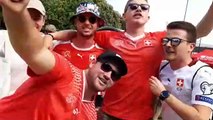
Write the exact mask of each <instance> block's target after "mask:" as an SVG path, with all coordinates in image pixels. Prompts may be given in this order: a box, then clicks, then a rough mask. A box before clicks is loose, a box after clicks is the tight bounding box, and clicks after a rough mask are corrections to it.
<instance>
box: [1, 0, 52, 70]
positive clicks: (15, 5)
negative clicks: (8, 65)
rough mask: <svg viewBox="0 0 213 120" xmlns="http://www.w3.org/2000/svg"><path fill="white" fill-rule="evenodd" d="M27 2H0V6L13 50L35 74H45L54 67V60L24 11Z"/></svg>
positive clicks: (23, 0)
mask: <svg viewBox="0 0 213 120" xmlns="http://www.w3.org/2000/svg"><path fill="white" fill-rule="evenodd" d="M14 1H16V2H14ZM28 2H29V0H20V1H19V0H0V5H1V6H2V11H3V16H4V20H5V23H6V26H7V28H8V34H9V37H10V41H11V44H12V46H13V48H14V50H15V51H16V52H17V53H18V54H19V55H20V56H21V57H22V58H23V59H24V60H25V62H26V63H27V64H28V65H29V67H30V68H31V69H32V70H33V71H34V72H35V73H36V74H45V73H47V72H49V71H50V70H51V69H52V68H53V67H54V65H55V58H54V55H53V54H52V53H51V52H50V51H49V50H48V49H47V48H45V47H44V43H43V40H42V37H41V35H40V32H39V31H38V30H37V29H36V28H35V26H34V23H33V21H32V20H31V18H30V15H29V13H28V11H27V9H26V6H27V4H28ZM17 23H18V24H17ZM47 61H48V62H47Z"/></svg>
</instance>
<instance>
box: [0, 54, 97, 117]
mask: <svg viewBox="0 0 213 120" xmlns="http://www.w3.org/2000/svg"><path fill="white" fill-rule="evenodd" d="M55 58H56V64H55V67H54V68H53V70H52V71H50V72H49V73H47V74H45V75H42V76H38V75H35V74H32V71H30V70H29V71H28V72H29V73H31V74H30V75H33V76H32V77H31V78H29V79H28V80H27V81H26V82H25V83H24V84H22V85H21V87H20V88H19V89H18V90H17V91H16V92H15V93H14V94H13V95H11V96H9V97H6V98H3V99H1V100H0V120H76V119H79V120H95V119H96V118H97V115H96V113H95V108H94V103H93V102H91V103H84V102H82V92H83V75H82V71H81V70H79V69H77V68H76V67H74V66H73V65H71V64H70V63H69V62H68V61H67V60H65V59H64V58H62V57H61V56H60V55H57V54H55ZM88 106H89V107H88Z"/></svg>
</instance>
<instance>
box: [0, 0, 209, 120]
mask: <svg viewBox="0 0 213 120" xmlns="http://www.w3.org/2000/svg"><path fill="white" fill-rule="evenodd" d="M31 1H36V0H30V2H31ZM37 1H38V0H37ZM28 2H29V0H22V1H18V0H17V1H14V0H0V5H1V6H2V8H3V15H4V20H5V23H6V25H7V28H8V33H9V36H10V41H11V43H12V45H13V47H14V49H15V51H16V52H17V53H18V54H19V55H20V56H21V58H22V59H24V61H25V62H26V63H27V64H28V65H29V68H28V70H27V71H28V75H29V76H30V78H29V79H28V80H27V81H26V82H25V83H23V85H22V86H21V87H20V88H18V90H17V91H16V92H15V94H13V95H12V96H9V97H6V98H3V99H2V100H0V106H1V108H0V120H1V119H2V120H5V119H7V120H12V119H17V120H19V119H20V120H23V119H29V120H31V119H32V120H42V119H44V120H48V119H50V120H51V119H72V120H76V119H79V120H82V119H86V120H93V119H97V116H96V113H95V109H94V99H95V95H96V93H97V92H98V91H104V90H106V88H108V87H111V86H112V85H113V84H114V82H115V81H116V83H115V84H114V85H113V86H112V87H111V88H110V89H107V90H106V94H105V96H104V102H103V106H102V112H103V116H102V117H101V118H100V119H103V120H118V119H127V120H150V119H152V118H153V114H154V109H153V106H154V100H155V96H157V97H159V99H160V100H161V101H162V102H163V111H162V112H163V115H162V116H163V119H164V120H167V119H168V120H170V119H175V120H180V119H187V120H195V119H198V120H203V119H205V120H206V119H209V117H210V115H211V109H212V108H213V106H212V101H213V93H212V92H211V85H212V84H213V81H212V77H213V76H212V75H213V70H212V69H211V68H210V67H208V66H207V65H206V64H204V63H202V62H200V61H195V60H193V59H192V58H191V54H192V51H193V49H194V47H195V41H196V39H197V38H199V37H201V36H205V35H206V34H208V33H209V31H210V30H211V29H212V27H213V25H212V24H213V22H209V19H211V18H212V17H213V15H212V12H209V11H212V10H213V8H212V6H213V5H211V8H210V9H209V11H208V13H207V14H206V15H205V17H204V18H203V20H202V21H201V22H200V23H199V25H198V26H197V31H196V28H195V26H194V25H192V24H191V23H188V22H184V21H176V22H172V23H170V24H168V26H167V31H162V32H148V33H146V32H144V25H145V24H146V23H147V21H148V20H149V8H150V6H149V4H148V1H146V0H128V2H127V4H126V6H125V10H124V14H123V18H124V20H125V22H126V29H125V31H124V32H115V31H99V32H96V30H97V28H98V27H101V26H103V25H104V24H105V21H104V20H103V19H102V18H100V12H99V9H98V6H97V5H96V4H94V3H91V2H83V3H80V4H79V6H78V7H77V9H76V14H75V15H74V16H72V17H71V22H72V23H73V24H74V25H75V27H76V30H77V32H71V31H62V32H58V33H53V34H51V35H47V36H48V37H49V38H50V39H52V38H54V39H62V40H63V41H59V42H57V44H55V45H54V47H53V51H55V52H57V53H59V54H60V55H59V54H57V53H55V52H52V51H50V50H49V49H48V47H47V46H45V45H44V41H43V38H42V36H41V35H40V33H39V32H38V30H36V29H35V28H37V27H36V26H35V24H34V23H33V22H32V20H34V19H31V18H33V17H32V15H31V14H29V13H30V11H29V12H28V11H27V10H26V8H27V7H25V6H27V3H28ZM30 2H29V3H30ZM28 5H29V4H28ZM15 18H18V19H15ZM16 21H17V22H18V23H20V24H16ZM21 23H23V24H24V25H22V24H21ZM20 26H21V27H20ZM205 26H208V28H205ZM202 29H205V32H203V30H202ZM66 40H67V41H66ZM99 46H100V47H99ZM104 49H105V50H112V51H115V52H116V53H115V52H112V51H110V52H109V51H107V52H104ZM102 53H103V54H102ZM61 55H62V56H63V57H62V56H61ZM164 55H165V56H164ZM98 56H99V57H98ZM64 58H66V59H64ZM122 58H123V59H122ZM163 58H165V59H166V60H167V61H164V62H162V60H163ZM68 61H69V62H68ZM70 63H72V64H70ZM125 63H126V64H127V66H126V64H125ZM127 68H128V72H127ZM159 68H160V71H159ZM85 69H86V70H85ZM82 70H83V72H82ZM159 72H160V73H159ZM125 74H127V75H125ZM158 74H159V77H158ZM124 75H125V76H124ZM122 76H124V77H122ZM154 76H155V77H154ZM156 77H158V78H156ZM118 79H120V80H119V81H117V80H118ZM158 79H159V80H158ZM161 82H162V83H161ZM154 95H155V96H154ZM38 96H39V97H38ZM32 104H33V105H32ZM11 116H13V117H11ZM14 116H15V118H14Z"/></svg>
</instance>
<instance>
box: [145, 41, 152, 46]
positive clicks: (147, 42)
mask: <svg viewBox="0 0 213 120" xmlns="http://www.w3.org/2000/svg"><path fill="white" fill-rule="evenodd" d="M144 45H145V46H151V45H152V42H151V41H150V40H145V41H144Z"/></svg>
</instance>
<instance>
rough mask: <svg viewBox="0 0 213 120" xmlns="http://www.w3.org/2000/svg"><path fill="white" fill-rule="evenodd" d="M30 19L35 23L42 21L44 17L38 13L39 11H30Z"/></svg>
mask: <svg viewBox="0 0 213 120" xmlns="http://www.w3.org/2000/svg"><path fill="white" fill-rule="evenodd" d="M28 11H29V14H30V17H31V18H32V20H33V21H39V20H41V19H42V17H43V15H42V14H41V13H40V12H38V11H37V10H34V9H28Z"/></svg>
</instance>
